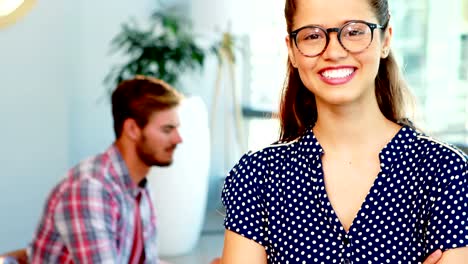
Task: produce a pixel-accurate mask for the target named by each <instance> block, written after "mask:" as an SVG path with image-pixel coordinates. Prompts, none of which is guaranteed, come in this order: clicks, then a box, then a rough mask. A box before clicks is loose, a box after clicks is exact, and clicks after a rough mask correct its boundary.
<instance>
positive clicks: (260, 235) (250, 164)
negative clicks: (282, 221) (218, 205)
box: [221, 153, 267, 246]
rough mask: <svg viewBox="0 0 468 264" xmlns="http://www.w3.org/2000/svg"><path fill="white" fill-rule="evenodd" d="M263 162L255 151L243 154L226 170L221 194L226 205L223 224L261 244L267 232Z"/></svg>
mask: <svg viewBox="0 0 468 264" xmlns="http://www.w3.org/2000/svg"><path fill="white" fill-rule="evenodd" d="M264 162H265V159H261V158H260V155H259V154H258V153H253V154H252V153H247V154H245V155H244V156H243V157H242V158H241V159H240V161H239V162H238V163H237V164H236V165H235V166H234V168H233V169H232V170H231V171H230V172H229V173H228V175H227V177H226V180H225V182H224V188H223V192H222V197H221V198H222V201H223V204H224V207H225V208H226V216H225V218H224V226H225V228H226V229H228V230H230V231H233V232H235V233H238V234H240V235H242V236H244V237H246V238H249V239H251V240H253V241H255V242H257V243H259V244H260V245H263V246H265V242H266V232H267V230H266V210H265V205H264V199H263V198H262V194H263V189H262V185H263V182H264V178H265V176H266V173H265V167H266V164H264Z"/></svg>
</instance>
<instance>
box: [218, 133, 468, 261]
mask: <svg viewBox="0 0 468 264" xmlns="http://www.w3.org/2000/svg"><path fill="white" fill-rule="evenodd" d="M323 153H324V151H323V149H322V148H321V146H320V144H319V143H318V141H317V139H316V138H315V136H314V134H313V132H312V131H309V132H307V133H306V134H305V135H304V136H302V137H300V138H299V139H298V140H295V141H293V142H289V143H286V144H280V143H278V144H273V145H271V146H269V147H266V148H264V149H262V150H260V151H257V152H249V153H247V154H245V155H244V156H243V157H242V158H241V160H240V161H239V162H238V164H237V165H236V166H235V167H234V168H233V169H232V170H231V172H230V173H229V174H228V176H227V178H226V180H225V184H224V189H223V192H222V200H223V204H224V206H225V208H226V217H225V220H224V224H225V227H226V229H228V230H231V231H233V232H236V233H238V234H240V235H242V236H244V237H246V238H249V239H252V240H254V241H255V242H257V243H259V244H261V245H262V246H264V247H265V250H266V253H267V257H268V263H281V264H284V263H327V264H328V263H354V264H357V263H379V264H380V263H422V262H423V261H424V259H425V258H426V257H427V256H428V255H429V254H430V253H431V252H433V251H434V250H436V249H438V248H441V249H443V250H445V249H450V248H457V247H465V246H468V158H467V157H466V156H464V154H463V153H462V152H461V151H460V150H458V149H456V148H454V147H451V146H449V145H446V144H444V143H441V142H438V141H436V140H434V139H432V138H430V137H427V136H424V135H423V134H420V133H419V132H416V131H414V130H413V129H412V128H410V127H407V126H405V127H403V128H401V129H400V131H399V132H398V133H397V134H396V135H395V137H394V138H393V139H392V140H391V142H389V143H388V144H387V145H386V146H385V148H384V149H383V150H382V151H381V152H380V162H381V164H380V167H381V169H380V172H379V174H378V176H377V178H376V179H375V181H374V183H373V186H372V187H371V189H370V191H369V193H368V194H367V197H366V198H365V201H364V203H363V204H362V206H361V208H360V210H359V212H358V214H357V216H356V218H355V219H354V221H353V223H352V225H351V227H350V230H349V231H348V232H346V231H345V230H344V228H343V226H342V225H341V223H340V221H339V219H338V217H337V215H336V214H335V212H334V211H333V208H332V206H331V204H330V201H329V200H328V198H327V193H326V191H325V184H324V178H323V171H322V165H321V155H322V154H323Z"/></svg>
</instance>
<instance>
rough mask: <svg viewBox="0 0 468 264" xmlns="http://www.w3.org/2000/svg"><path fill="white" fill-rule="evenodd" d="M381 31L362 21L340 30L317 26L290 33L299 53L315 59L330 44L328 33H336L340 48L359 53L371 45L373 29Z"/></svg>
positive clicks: (347, 24)
mask: <svg viewBox="0 0 468 264" xmlns="http://www.w3.org/2000/svg"><path fill="white" fill-rule="evenodd" d="M376 28H379V29H383V28H385V26H381V25H378V24H374V23H369V22H366V21H362V20H353V21H350V22H348V23H346V24H344V25H343V26H341V27H340V28H326V29H325V28H322V27H319V26H311V25H310V26H305V27H301V28H299V29H296V30H294V31H293V32H291V34H290V36H291V38H293V39H294V43H295V44H296V47H297V49H298V50H299V52H300V53H301V54H302V55H304V56H306V57H316V56H319V55H321V54H322V53H323V52H324V51H325V50H326V49H327V46H328V43H329V42H330V33H331V32H336V33H337V37H338V41H339V42H340V44H341V46H342V47H343V48H344V49H345V50H347V51H348V52H352V53H358V52H361V51H363V50H365V49H367V47H369V45H370V44H371V43H372V39H373V38H374V29H376Z"/></svg>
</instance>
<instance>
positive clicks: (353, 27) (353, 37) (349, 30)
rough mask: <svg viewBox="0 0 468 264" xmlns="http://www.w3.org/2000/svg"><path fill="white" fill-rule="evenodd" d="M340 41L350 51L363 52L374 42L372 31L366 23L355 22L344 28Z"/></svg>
mask: <svg viewBox="0 0 468 264" xmlns="http://www.w3.org/2000/svg"><path fill="white" fill-rule="evenodd" d="M340 39H341V43H342V44H343V46H344V47H345V48H346V49H347V50H348V51H350V52H361V51H363V50H365V49H366V48H367V47H368V46H369V45H370V43H371V42H372V31H371V29H370V27H369V26H368V25H367V24H365V23H361V22H353V23H349V24H347V25H345V26H344V27H343V29H342V30H341V34H340Z"/></svg>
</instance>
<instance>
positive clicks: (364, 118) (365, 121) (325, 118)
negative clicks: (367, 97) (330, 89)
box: [313, 102, 401, 150]
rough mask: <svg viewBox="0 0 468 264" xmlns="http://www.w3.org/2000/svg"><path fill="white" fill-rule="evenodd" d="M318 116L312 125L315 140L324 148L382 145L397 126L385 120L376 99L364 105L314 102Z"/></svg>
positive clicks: (396, 130)
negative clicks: (337, 104)
mask: <svg viewBox="0 0 468 264" xmlns="http://www.w3.org/2000/svg"><path fill="white" fill-rule="evenodd" d="M317 110H318V119H317V122H316V124H315V126H314V128H313V130H314V134H315V136H316V137H317V139H318V141H319V142H320V144H321V145H322V147H324V149H325V150H326V149H327V148H333V149H341V148H346V149H348V150H359V149H362V148H363V147H368V148H379V149H380V148H382V147H383V146H385V145H386V144H387V143H388V142H389V141H390V140H391V139H392V138H393V136H394V135H395V134H396V133H397V132H398V130H399V129H400V128H401V126H399V125H398V124H396V123H394V122H392V121H390V120H388V119H387V118H385V116H384V115H383V114H382V112H381V111H380V109H379V107H378V105H377V102H375V104H366V105H364V106H362V105H360V106H336V107H324V106H323V105H320V103H318V104H317Z"/></svg>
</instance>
